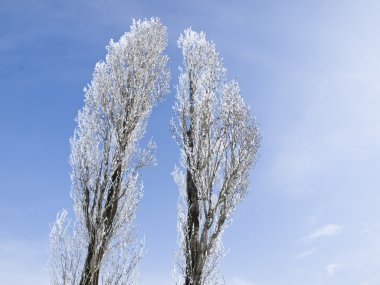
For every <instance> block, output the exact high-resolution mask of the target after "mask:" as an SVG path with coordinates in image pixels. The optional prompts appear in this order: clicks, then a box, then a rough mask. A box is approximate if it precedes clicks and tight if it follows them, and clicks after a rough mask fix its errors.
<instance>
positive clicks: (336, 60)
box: [0, 0, 380, 285]
mask: <svg viewBox="0 0 380 285" xmlns="http://www.w3.org/2000/svg"><path fill="white" fill-rule="evenodd" d="M379 12H380V2H379V1H375V0H373V1H370V0H363V1H343V0H341V1H327V0H322V1H296V0H292V1H273V0H271V1H249V0H238V1H224V0H220V1H217V0H207V1H200V0H194V1H189V0H177V1H174V0H163V1H152V0H150V1H148V0H143V1H137V0H135V1H131V0H124V1H122V0H109V1H101V0H93V1H89V0H79V1H73V0H68V1H58V0H50V1H48V0H33V1H21V0H13V1H12V0H0V90H1V91H0V94H1V95H0V96H1V103H0V107H1V112H0V129H1V135H0V136H1V139H0V181H1V185H0V197H1V198H0V284H2V285H3V284H4V285H20V284H30V285H37V284H49V279H48V274H47V272H46V270H45V267H46V264H47V258H48V255H47V245H48V235H49V224H51V223H52V222H53V221H54V220H55V216H56V213H57V212H58V211H59V210H60V209H61V208H63V207H64V208H67V209H69V210H70V211H71V210H72V205H71V200H70V196H69V193H70V178H69V173H70V166H69V163H68V156H69V153H70V147H69V138H70V136H71V135H72V133H73V131H74V128H75V121H74V119H75V116H76V114H77V111H78V110H79V109H80V108H81V107H82V106H83V92H82V90H83V87H84V86H85V85H86V84H87V83H88V82H90V80H91V74H92V72H93V68H94V65H95V63H96V62H97V61H99V60H101V59H103V58H104V56H105V53H106V49H105V47H106V45H107V44H108V42H109V40H110V39H111V38H113V39H115V40H117V39H119V37H120V36H121V35H122V34H123V33H124V32H126V31H128V30H129V26H130V24H131V22H132V19H133V18H135V19H139V18H141V19H143V18H150V17H152V16H154V17H159V18H160V19H161V21H162V23H163V24H164V25H166V26H167V29H168V35H169V42H168V48H167V50H166V52H167V54H168V55H169V57H170V62H169V67H170V69H171V71H172V80H171V84H170V86H171V89H170V93H169V94H168V95H167V97H166V100H165V101H164V102H163V103H162V104H160V105H158V106H157V107H156V108H155V109H154V110H153V113H152V116H151V118H150V120H149V124H148V129H147V132H146V136H145V139H149V138H151V137H152V138H153V139H154V140H155V142H156V143H157V147H158V149H157V160H158V165H157V166H155V167H149V168H147V169H145V170H144V171H143V173H142V178H143V182H144V189H145V190H144V191H145V193H144V197H143V199H142V201H141V204H140V207H139V210H138V217H137V224H138V229H139V236H140V237H141V238H145V242H146V255H145V257H144V258H143V260H142V262H141V264H140V265H139V271H140V279H141V284H143V285H152V284H173V278H172V267H173V263H174V253H175V251H176V239H177V232H176V206H177V205H176V204H177V199H178V190H177V187H176V185H175V184H174V182H173V179H172V177H171V174H170V173H171V172H172V170H173V168H174V165H175V164H178V161H179V151H178V148H177V146H176V144H175V142H174V141H173V139H172V138H171V133H170V129H169V121H170V118H171V117H172V116H173V114H172V109H171V106H172V104H173V102H174V96H175V88H174V86H175V84H176V83H177V76H178V66H179V65H180V64H181V54H180V50H179V49H178V48H177V46H176V41H177V38H178V36H179V34H180V33H181V32H182V31H183V30H184V29H186V28H187V27H190V26H191V27H192V28H193V29H194V30H196V31H201V30H202V31H204V32H206V35H207V38H208V39H210V40H212V41H214V42H215V44H216V47H217V49H218V51H219V53H220V55H221V56H222V57H223V60H224V64H225V67H226V68H227V75H228V77H229V78H231V79H236V80H237V81H238V82H239V84H240V87H241V92H242V96H243V97H244V99H245V101H246V102H247V103H248V104H249V105H250V106H251V110H252V112H253V114H254V115H255V117H256V118H257V121H258V123H259V125H260V131H261V135H262V137H263V139H262V147H261V149H260V157H259V159H258V161H257V163H256V165H255V168H254V170H253V171H252V174H251V185H250V193H249V194H248V196H247V197H246V199H245V200H244V201H243V203H241V205H239V207H238V209H237V211H236V213H235V215H234V219H233V223H232V224H231V226H230V227H229V228H228V229H227V230H226V232H225V234H224V243H225V247H226V249H227V255H226V257H225V258H224V260H223V262H222V273H223V276H224V278H225V281H226V284H230V285H294V284H296V285H298V284H299V285H305V284H307V285H322V284H323V285H330V284H331V285H332V284H344V285H379V284H380V271H379V270H378V269H379V267H380V207H379V204H380V191H379V190H380V181H379V177H380V174H379V172H380V112H379V109H380V33H379V28H380V17H379V16H378V15H379Z"/></svg>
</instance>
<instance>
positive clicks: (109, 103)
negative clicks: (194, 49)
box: [49, 18, 170, 285]
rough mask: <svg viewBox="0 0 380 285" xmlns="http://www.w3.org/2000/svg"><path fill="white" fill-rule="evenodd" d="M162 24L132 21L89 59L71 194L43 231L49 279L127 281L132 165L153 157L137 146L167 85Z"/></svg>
mask: <svg viewBox="0 0 380 285" xmlns="http://www.w3.org/2000/svg"><path fill="white" fill-rule="evenodd" d="M166 45H167V35H166V28H165V27H164V26H163V25H162V24H161V23H160V21H159V20H158V19H155V18H152V19H150V20H144V21H134V22H133V24H132V26H131V31H130V32H128V33H126V34H124V35H123V36H122V37H121V38H120V40H119V41H118V42H114V41H113V40H111V41H110V43H109V46H108V47H107V51H108V53H107V55H106V58H105V61H101V62H99V63H97V64H96V66H95V71H94V73H93V79H92V81H91V84H89V85H88V86H87V88H85V104H84V107H83V109H82V110H81V111H79V113H78V117H77V123H78V126H77V128H76V129H75V132H74V135H73V137H72V138H71V155H70V163H71V166H72V173H71V181H72V190H71V197H72V199H73V204H74V212H75V217H76V219H75V220H76V222H75V223H70V222H69V221H68V218H67V212H66V211H62V212H61V213H60V214H59V215H58V217H57V221H56V223H55V224H54V225H53V227H52V231H51V234H50V250H51V258H50V263H49V269H50V274H51V277H52V278H51V280H52V283H53V284H80V285H96V284H133V283H134V280H133V276H134V274H133V273H134V269H135V266H136V263H137V262H138V260H139V259H140V257H141V246H140V244H139V243H138V242H137V239H136V231H135V227H134V219H135V215H136V208H137V205H138V202H139V200H140V198H141V195H142V184H141V182H140V178H139V169H141V168H142V167H144V166H146V165H149V164H152V163H154V157H153V151H154V144H153V143H149V145H148V146H147V147H146V148H145V149H140V148H139V140H140V138H141V137H142V136H143V134H144V131H145V129H146V122H147V118H148V117H149V114H150V112H151V110H152V107H153V106H154V105H155V104H156V103H157V102H158V101H159V100H160V99H161V98H162V97H163V96H164V95H165V94H166V93H167V91H168V84H169V83H168V82H169V77H170V74H169V71H168V69H167V68H166V64H167V61H168V58H167V56H166V55H164V54H163V51H164V49H165V47H166Z"/></svg>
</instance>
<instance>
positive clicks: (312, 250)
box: [293, 247, 317, 260]
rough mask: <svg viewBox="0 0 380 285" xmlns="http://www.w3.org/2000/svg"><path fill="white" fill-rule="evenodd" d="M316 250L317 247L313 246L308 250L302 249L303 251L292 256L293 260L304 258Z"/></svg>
mask: <svg viewBox="0 0 380 285" xmlns="http://www.w3.org/2000/svg"><path fill="white" fill-rule="evenodd" d="M316 251H317V249H316V248H315V247H314V248H311V249H309V250H306V251H303V252H301V253H299V254H297V255H296V256H294V258H293V260H300V259H304V258H306V257H308V256H311V255H313V254H314V253H315V252H316Z"/></svg>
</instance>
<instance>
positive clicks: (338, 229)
mask: <svg viewBox="0 0 380 285" xmlns="http://www.w3.org/2000/svg"><path fill="white" fill-rule="evenodd" d="M342 231H343V226H341V225H337V224H328V225H325V226H323V227H321V228H319V229H317V230H316V231H314V232H312V233H311V234H309V235H308V236H306V237H304V238H302V240H316V239H319V238H323V237H326V238H327V237H332V236H337V235H339V234H341V233H342Z"/></svg>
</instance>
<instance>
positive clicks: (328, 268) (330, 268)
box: [326, 263, 342, 276]
mask: <svg viewBox="0 0 380 285" xmlns="http://www.w3.org/2000/svg"><path fill="white" fill-rule="evenodd" d="M341 268H342V264H338V263H331V264H329V265H327V266H326V271H327V274H328V275H330V276H334V275H335V274H336V272H337V271H338V270H339V269H341Z"/></svg>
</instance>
